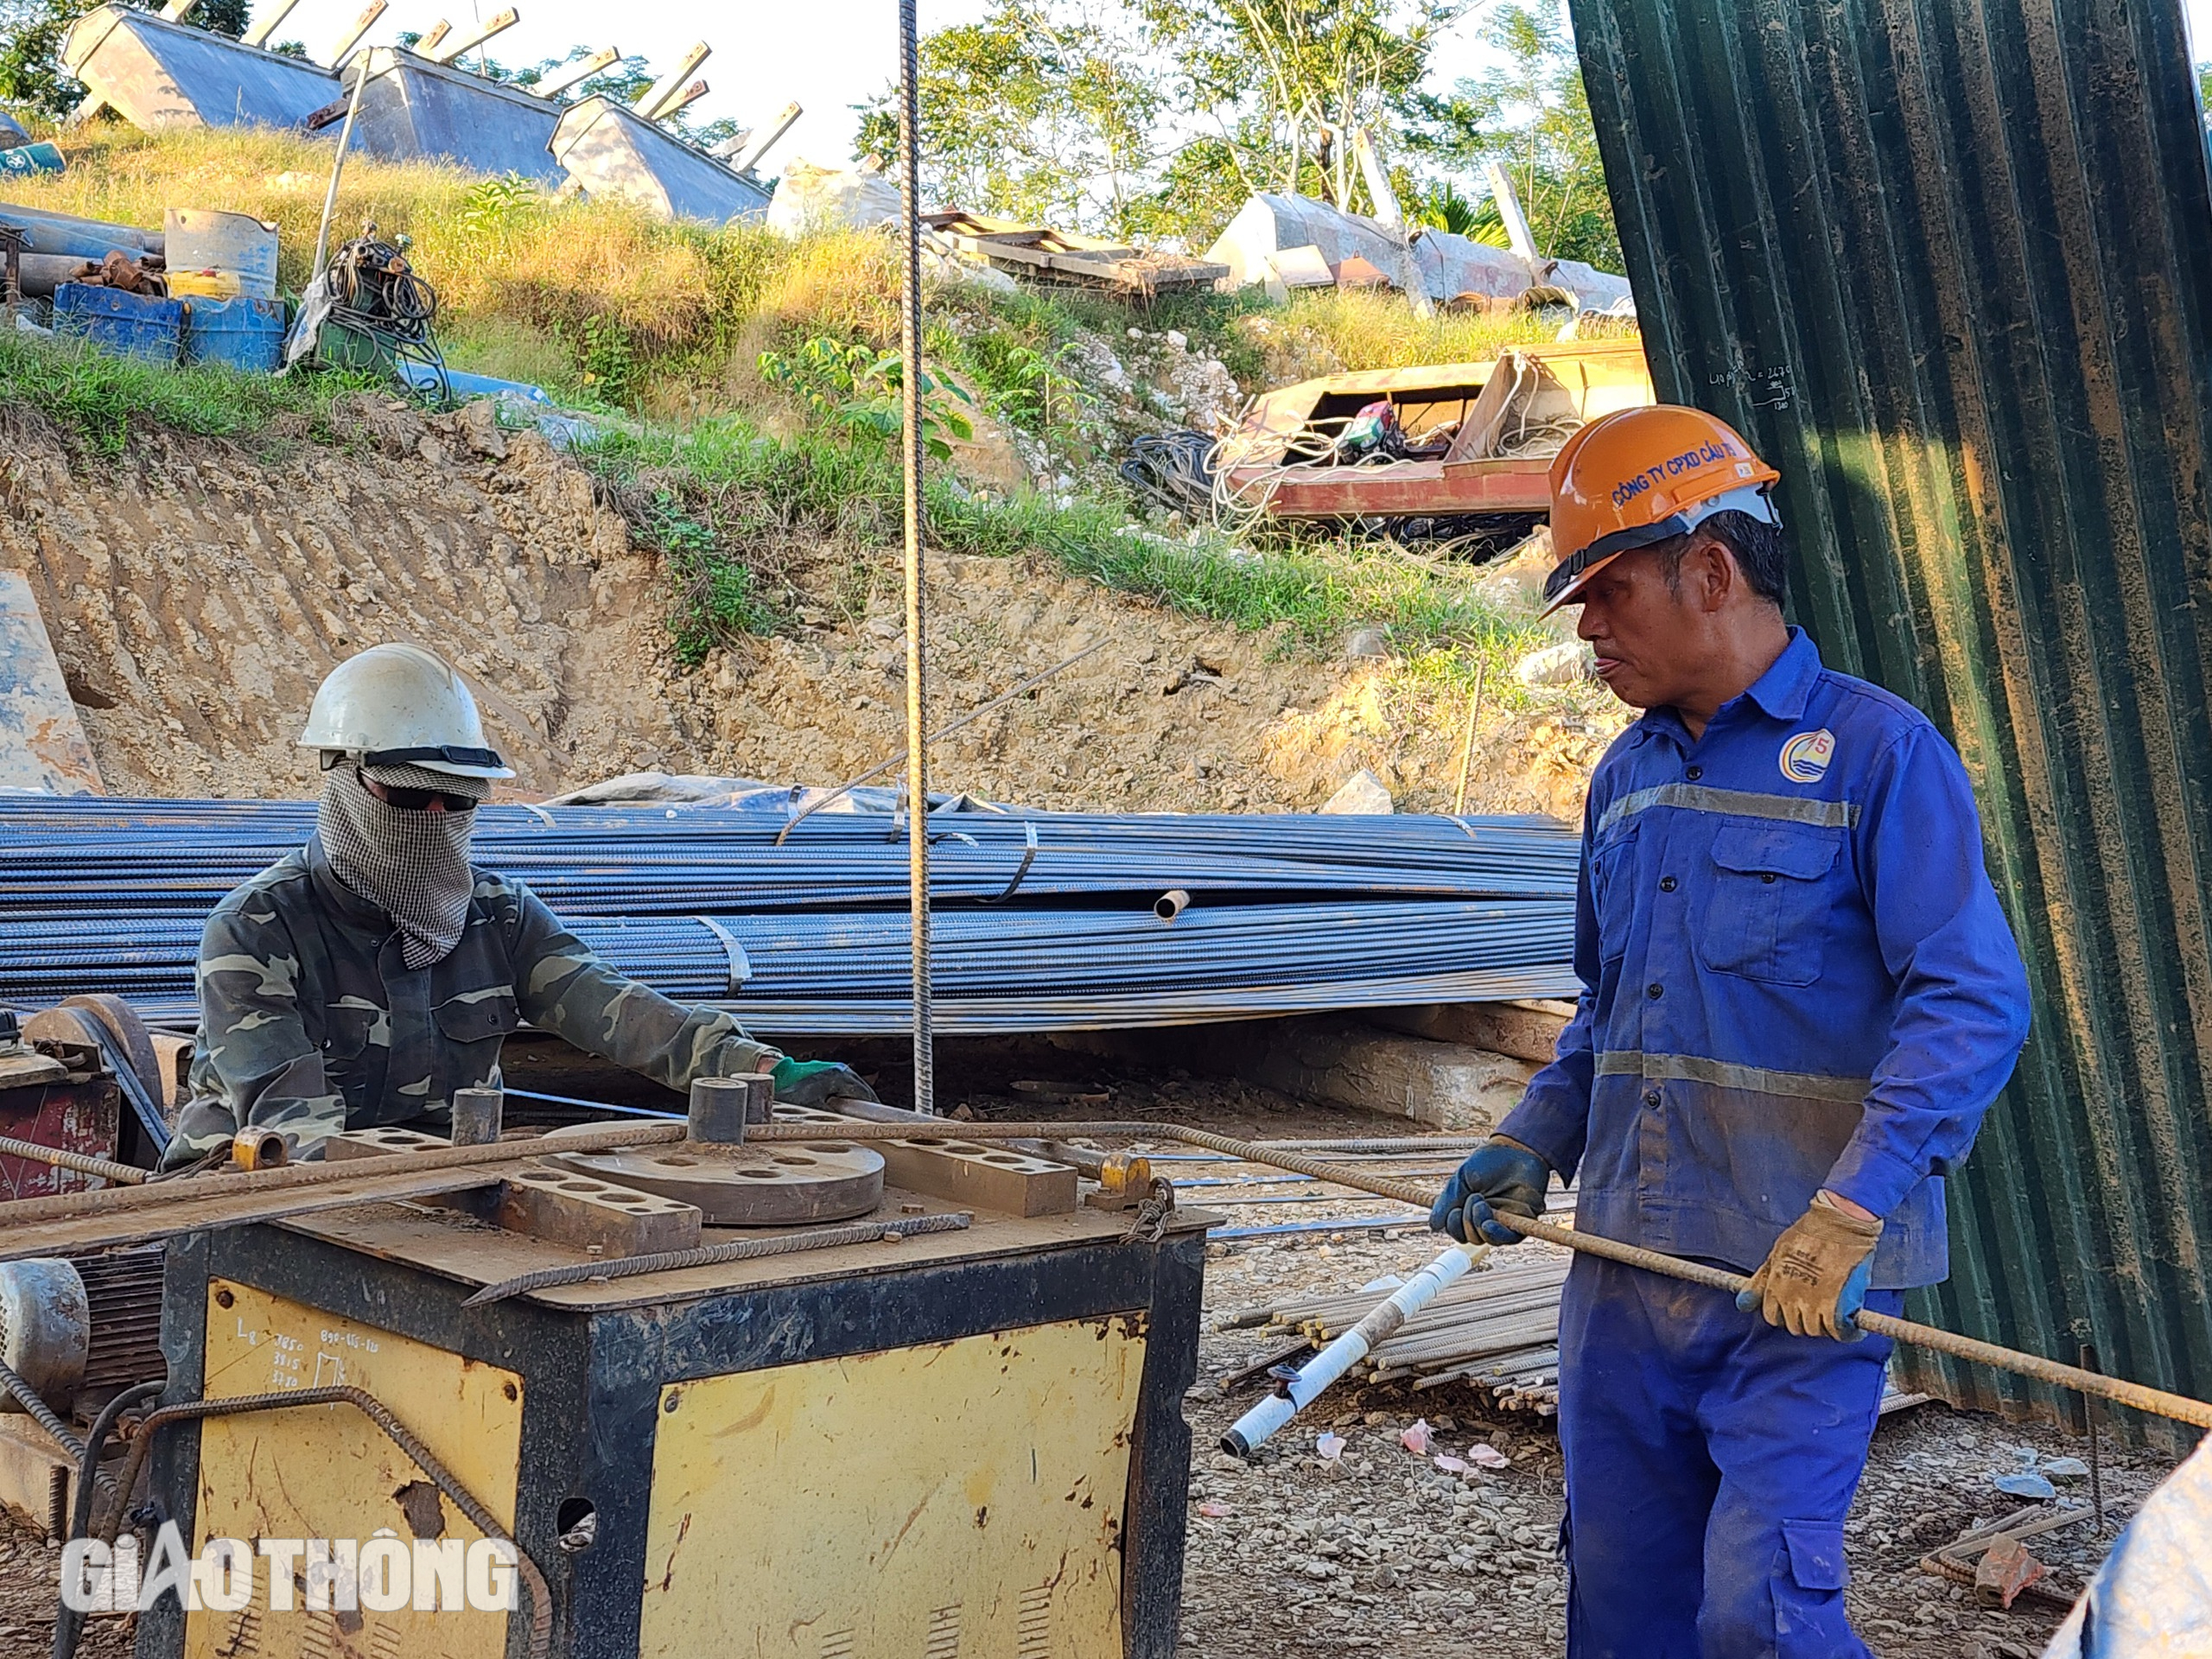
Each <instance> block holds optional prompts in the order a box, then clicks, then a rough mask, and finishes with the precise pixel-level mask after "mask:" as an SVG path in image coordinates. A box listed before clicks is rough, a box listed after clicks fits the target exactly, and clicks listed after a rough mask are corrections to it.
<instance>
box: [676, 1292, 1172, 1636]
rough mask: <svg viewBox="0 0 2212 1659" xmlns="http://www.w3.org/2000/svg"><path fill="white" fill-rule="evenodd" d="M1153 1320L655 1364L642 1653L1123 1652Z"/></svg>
mask: <svg viewBox="0 0 2212 1659" xmlns="http://www.w3.org/2000/svg"><path fill="white" fill-rule="evenodd" d="M1146 1325H1147V1319H1146V1318H1145V1316H1144V1315H1143V1314H1142V1313H1128V1314H1116V1315H1112V1316H1109V1317H1108V1318H1105V1319H1073V1320H1068V1321H1065V1322H1064V1323H1060V1324H1055V1325H1031V1326H1028V1327H1027V1328H1025V1329H1021V1330H1016V1331H1007V1332H998V1333H995V1334H992V1335H986V1336H972V1337H963V1338H958V1339H957V1340H955V1341H951V1342H938V1343H931V1344H926V1345H923V1346H917V1347H910V1348H896V1349H892V1350H888V1351H882V1352H878V1353H872V1354H862V1355H860V1356H858V1357H851V1358H842V1359H823V1360H815V1361H811V1362H809V1363H801V1364H794V1365H781V1366H776V1367H772V1368H771V1369H768V1370H754V1371H743V1372H739V1373H737V1374H735V1375H732V1376H712V1377H707V1378H703V1379H702V1380H700V1381H698V1382H696V1383H671V1384H670V1385H668V1386H667V1387H665V1388H664V1389H662V1390H661V1393H660V1402H659V1403H660V1410H659V1412H658V1414H657V1415H656V1417H655V1419H654V1423H655V1433H654V1439H653V1471H652V1474H653V1481H652V1510H651V1517H650V1519H649V1521H648V1522H647V1526H646V1539H645V1600H644V1609H643V1615H642V1618H641V1619H640V1621H639V1633H638V1649H637V1650H638V1654H639V1659H689V1656H691V1655H695V1654H704V1653H715V1652H736V1653H745V1654H752V1655H757V1656H760V1659H823V1656H831V1655H872V1654H893V1653H899V1654H916V1655H922V1656H925V1659H938V1656H943V1659H951V1656H954V1655H959V1654H977V1655H982V1654H1002V1655H1007V1656H1014V1655H1020V1656H1022V1659H1029V1656H1032V1655H1034V1656H1038V1659H1043V1656H1046V1655H1051V1656H1053V1659H1121V1655H1122V1605H1121V1603H1122V1552H1123V1547H1124V1546H1123V1533H1124V1529H1125V1528H1126V1527H1127V1525H1128V1506H1129V1497H1130V1493H1129V1462H1130V1456H1129V1453H1130V1445H1131V1441H1132V1439H1133V1437H1134V1435H1135V1432H1136V1418H1137V1403H1138V1393H1139V1389H1140V1387H1141V1383H1142V1381H1143V1375H1144V1358H1145V1346H1146V1337H1145V1329H1146Z"/></svg>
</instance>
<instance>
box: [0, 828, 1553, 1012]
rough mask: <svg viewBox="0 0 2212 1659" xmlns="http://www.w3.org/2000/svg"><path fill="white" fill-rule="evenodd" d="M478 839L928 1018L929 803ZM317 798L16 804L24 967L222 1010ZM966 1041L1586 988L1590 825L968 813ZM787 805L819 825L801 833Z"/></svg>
mask: <svg viewBox="0 0 2212 1659" xmlns="http://www.w3.org/2000/svg"><path fill="white" fill-rule="evenodd" d="M478 818H479V822H478V826H477V829H476V837H475V853H474V856H475V857H476V859H477V860H478V861H480V863H482V864H483V865H484V866H486V868H492V869H496V870H499V871H500V872H502V873H503V874H508V875H511V876H513V877H515V878H517V879H519V880H523V881H525V882H527V883H529V885H530V886H531V887H532V888H533V889H534V890H535V891H536V892H537V893H538V894H539V895H540V896H541V897H542V898H543V899H545V901H546V902H547V903H548V904H550V906H552V907H553V908H554V910H555V911H556V912H557V913H558V914H559V915H561V916H562V917H563V919H564V920H567V921H569V923H570V924H571V925H573V926H574V928H575V931H576V932H577V934H578V935H579V936H580V937H581V938H583V940H584V941H585V942H586V943H587V944H589V945H591V946H592V947H593V948H594V950H598V951H600V952H601V954H603V955H604V956H605V957H607V959H608V960H609V961H611V962H612V963H614V964H615V966H617V967H618V968H620V969H621V970H622V971H624V972H625V973H628V974H632V975H634V976H637V977H639V978H640V979H642V980H644V981H645V982H647V983H648V984H651V985H652V986H654V987H655V988H658V989H659V990H661V991H663V992H664V993H666V994H667V995H671V996H675V997H678V998H683V999H689V1000H695V1001H722V1002H725V1003H727V1004H728V1006H729V1007H732V1008H733V1009H734V1010H735V1011H736V1012H737V1013H739V1014H741V1016H742V1017H743V1018H745V1019H746V1020H747V1022H748V1023H749V1024H751V1025H752V1026H753V1027H756V1028H757V1029H759V1030H760V1031H762V1032H765V1033H776V1034H789V1035H814V1034H822V1035H829V1034H863V1033H899V1032H903V1031H905V1030H906V1029H907V1028H908V1026H909V1023H910V1021H911V1019H912V1004H911V985H910V980H909V972H910V968H909V960H908V958H909V951H910V946H909V942H908V938H907V931H906V929H907V918H906V844H905V830H904V828H903V824H902V823H901V821H900V820H899V819H895V818H892V819H887V818H886V817H880V816H875V817H871V816H869V815H864V814H857V813H855V814H847V815H839V814H834V813H820V814H817V815H814V816H811V817H807V818H805V819H804V822H800V823H796V824H795V825H790V824H789V820H788V819H787V818H785V817H784V816H783V815H772V814H766V813H762V812H759V811H747V810H728V809H726V808H715V807H695V808H654V809H645V810H638V809H627V810H626V809H623V808H620V807H600V808H594V807H561V808H552V809H548V808H544V807H522V806H489V807H486V808H483V809H480V811H479V814H478ZM935 821H936V822H937V823H941V824H942V825H943V826H944V830H943V833H942V839H940V840H939V841H938V842H937V843H936V845H935V847H934V849H932V852H931V878H932V888H933V899H934V902H935V904H936V906H938V918H937V920H936V924H935V935H934V937H935V951H936V973H935V979H936V986H937V1010H938V1025H939V1028H940V1029H941V1030H944V1031H946V1032H950V1033H1010V1032H1041V1031H1056V1030H1082V1029H1103V1028H1109V1027H1127V1026H1147V1025H1171V1024H1178V1023H1182V1022H1185V1021H1192V1020H1224V1019H1236V1018H1242V1017H1250V1016H1258V1015H1263V1014H1284V1013H1298V1012H1307V1011H1313V1010H1319V1009H1332V1008H1351V1007H1390V1006H1396V1005H1404V1004H1410V1003H1426V1002H1438V1001H1485V1000H1494V999H1508V998H1516V997H1543V996H1558V995H1572V994H1573V976H1572V975H1571V973H1570V972H1569V970H1568V969H1567V958H1568V957H1569V955H1570V944H1571V940H1572V936H1573V912H1574V904H1573V899H1574V879H1575V869H1576V863H1577V849H1578V845H1579V842H1578V838H1577V837H1576V836H1574V835H1573V833H1572V832H1571V831H1569V830H1567V829H1565V828H1563V827H1561V826H1560V825H1558V824H1556V823H1552V822H1551V821H1549V820H1547V819H1522V818H1503V819H1496V818H1493V819H1484V818H1472V817H1470V818H1422V817H1409V816H1408V817H1389V818H1372V817H1326V816H1304V815H1289V814H1286V815H1281V816H1273V817H1237V816H1224V817H1199V816H1192V817H1180V816H1177V817H1157V818H1153V817H1107V816H1090V815H1083V814H1073V813H1070V814H1058V813H1037V814H1017V813H1001V812H996V811H990V810H976V811H963V812H956V813H948V814H945V815H944V816H943V817H937V818H936V819H935ZM787 825H789V829H790V832H789V834H788V836H786V835H785V834H784V831H785V829H786V827H787ZM314 828H315V804H313V803H312V802H277V801H121V800H105V799H100V798H92V797H79V798H30V797H21V798H4V797H0V863H4V865H5V867H6V868H7V869H8V871H9V876H8V880H6V881H5V883H4V884H0V984H4V985H5V986H7V987H8V988H9V993H10V996H11V997H15V998H19V999H22V1000H23V1001H26V1002H29V1003H34V1004H35V1003H37V1002H40V1001H48V1000H51V999H53V998H58V997H60V996H63V995H68V994H70V993H72V992H83V991H106V992H112V993H114V994H116V995H122V996H124V997H127V998H128V999H129V1000H130V1002H131V1003H132V1004H133V1006H135V1007H137V1008H138V1009H139V1010H140V1012H141V1013H142V1014H144V1015H145V1016H146V1017H147V1018H148V1019H149V1020H154V1021H156V1022H157V1023H160V1022H169V1023H179V1024H182V1023H189V1022H190V1021H191V1020H193V1018H194V1001H193V974H192V966H193V960H194V955H195V953H196V951H197V949H198V945H199V941H200V929H201V925H202V923H203V922H204V920H205V918H206V917H207V913H208V912H209V911H210V910H212V909H213V907H214V906H215V904H216V903H217V901H218V900H219V899H221V898H222V896H223V895H224V894H225V893H228V892H229V891H230V890H231V889H232V888H233V887H236V886H237V885H238V883H240V882H241V881H244V880H246V879H247V878H248V877H250V876H251V875H252V874H255V873H256V872H257V871H258V870H260V869H262V868H265V867H266V866H267V865H269V864H270V863H272V862H274V861H276V860H277V858H278V857H280V856H282V855H283V854H284V853H285V852H286V851H288V850H289V849H292V848H296V847H297V846H299V845H300V844H301V843H302V842H304V841H305V840H306V839H307V837H308V834H309V833H310V832H311V831H312V830H313V829H314Z"/></svg>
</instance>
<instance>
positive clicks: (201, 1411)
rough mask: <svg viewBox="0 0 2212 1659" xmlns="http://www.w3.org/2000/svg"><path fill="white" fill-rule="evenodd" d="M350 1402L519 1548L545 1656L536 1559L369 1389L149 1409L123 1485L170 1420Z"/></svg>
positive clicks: (545, 1599) (126, 1487)
mask: <svg viewBox="0 0 2212 1659" xmlns="http://www.w3.org/2000/svg"><path fill="white" fill-rule="evenodd" d="M337 1405H346V1406H352V1407H353V1408H355V1409H356V1410H358V1411H359V1412H360V1414H362V1415H363V1416H365V1417H366V1418H367V1419H368V1420H369V1421H371V1422H372V1423H374V1424H375V1425H376V1426H377V1427H378V1428H380V1429H382V1430H383V1431H384V1433H385V1438H386V1439H388V1440H391V1443H392V1444H393V1445H394V1446H397V1447H398V1448H399V1449H400V1451H401V1452H404V1453H405V1454H406V1456H407V1458H408V1459H409V1460H410V1461H411V1462H412V1463H413V1464H414V1465H415V1466H416V1468H418V1469H420V1470H421V1471H423V1473H424V1474H426V1475H428V1476H429V1478H430V1482H431V1484H433V1485H435V1487H436V1488H437V1489H438V1490H439V1491H442V1492H443V1493H444V1494H445V1495H446V1496H447V1497H449V1498H451V1499H452V1500H453V1505H454V1508H455V1509H457V1510H460V1511H461V1513H462V1514H463V1515H465V1516H467V1517H468V1522H469V1524H470V1525H471V1526H473V1527H474V1528H475V1529H476V1530H477V1531H479V1532H480V1533H482V1534H483V1535H484V1536H486V1538H494V1539H497V1540H498V1541H499V1542H501V1543H504V1544H506V1545H508V1546H509V1547H510V1548H512V1549H513V1550H514V1553H515V1566H516V1569H517V1570H518V1572H519V1573H521V1574H522V1577H523V1580H524V1582H525V1583H527V1584H528V1585H529V1586H530V1648H529V1652H530V1659H546V1655H547V1654H548V1653H549V1652H550V1651H551V1649H552V1646H553V1598H552V1594H551V1592H550V1591H549V1590H548V1589H547V1588H546V1584H545V1575H544V1573H541V1572H539V1571H538V1568H537V1562H536V1561H533V1560H531V1558H530V1554H529V1552H528V1551H527V1550H525V1549H524V1548H523V1547H522V1546H521V1545H520V1544H518V1543H516V1542H515V1539H514V1535H513V1534H512V1533H511V1532H509V1531H508V1530H507V1529H505V1527H503V1526H501V1525H500V1524H499V1522H498V1520H497V1519H495V1518H494V1517H493V1514H492V1512H491V1510H487V1509H486V1508H485V1507H484V1506H483V1505H482V1504H481V1503H478V1502H477V1501H476V1499H475V1497H474V1495H473V1494H471V1493H470V1491H468V1489H467V1487H466V1486H463V1485H462V1484H461V1482H460V1481H458V1480H457V1479H455V1478H454V1475H453V1473H452V1471H450V1470H448V1468H447V1467H446V1466H445V1465H443V1464H442V1463H441V1462H439V1461H438V1459H436V1458H435V1457H434V1456H433V1455H432V1454H431V1452H430V1449H429V1447H428V1446H424V1445H423V1442H422V1441H421V1440H417V1439H416V1437H415V1435H414V1434H413V1433H411V1432H410V1430H409V1429H408V1427H407V1426H406V1425H405V1424H404V1423H402V1422H401V1421H399V1419H397V1417H395V1416H393V1415H392V1414H391V1408H390V1407H388V1406H386V1405H385V1403H384V1402H383V1401H381V1400H379V1399H378V1398H377V1397H376V1395H372V1394H371V1393H369V1392H368V1391H367V1390H366V1389H356V1388H350V1387H345V1386H338V1387H330V1388H320V1389H286V1390H284V1391H283V1392H281V1393H275V1394H243V1395H237V1396H235V1397H234V1398H232V1399H228V1400H188V1401H183V1402H180V1403H178V1404H175V1405H170V1406H163V1407H162V1408H160V1409H159V1410H157V1411H153V1412H149V1413H148V1414H147V1415H146V1417H145V1419H144V1421H142V1422H141V1423H140V1424H139V1425H138V1433H137V1434H136V1435H135V1436H133V1437H132V1440H131V1442H130V1457H129V1458H128V1459H126V1460H125V1461H124V1466H123V1479H122V1481H121V1482H120V1483H118V1484H120V1486H121V1488H122V1490H123V1491H126V1492H127V1491H130V1490H131V1489H132V1488H133V1487H134V1486H136V1485H137V1481H138V1474H139V1471H140V1470H141V1469H142V1468H143V1466H144V1465H145V1461H146V1452H147V1449H148V1448H149V1447H150V1446H152V1445H153V1443H154V1434H155V1432H156V1430H158V1429H162V1428H165V1427H168V1425H169V1424H171V1423H178V1422H186V1421H194V1420H197V1419H200V1418H203V1417H237V1416H242V1415H244V1414H246V1413H249V1412H257V1411H289V1410H292V1409H295V1408H299V1407H302V1406H337ZM123 1510H124V1505H123V1504H121V1503H118V1504H116V1505H115V1507H114V1510H113V1512H112V1513H111V1515H110V1516H109V1517H108V1522H107V1525H106V1526H105V1527H104V1528H103V1529H102V1536H103V1539H104V1541H105V1542H107V1543H110V1544H112V1543H113V1542H114V1541H115V1538H116V1534H117V1532H118V1530H119V1529H120V1528H121V1525H122V1521H123Z"/></svg>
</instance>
